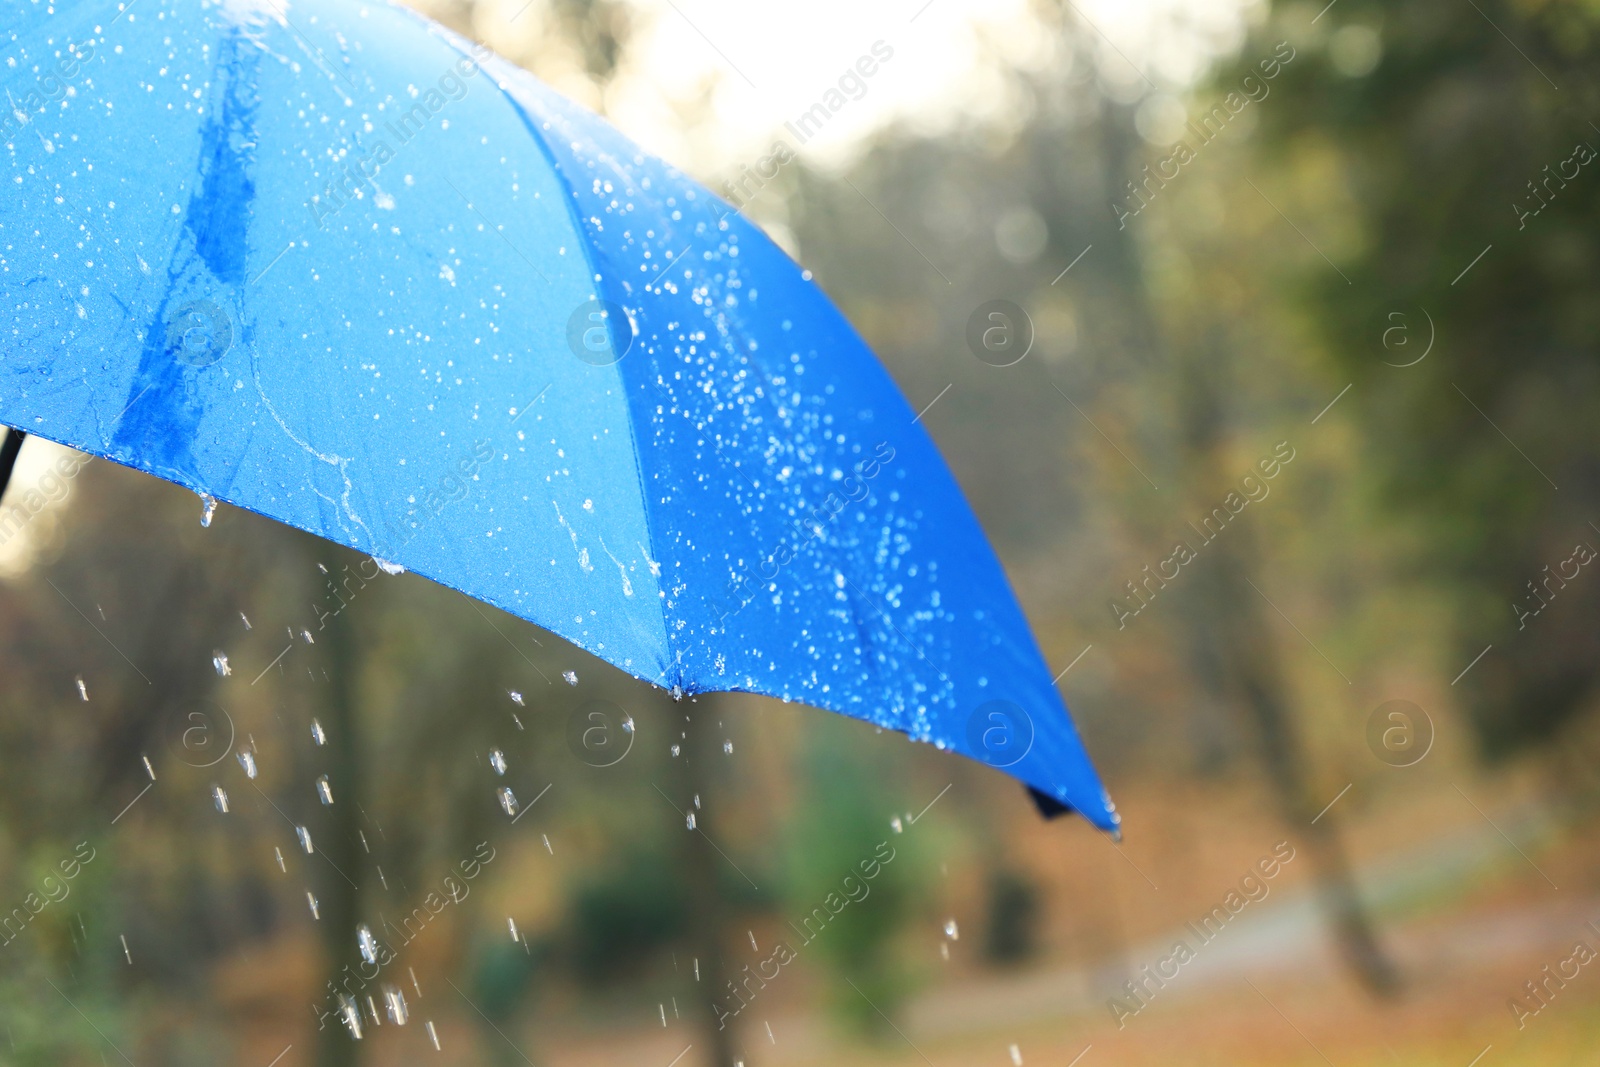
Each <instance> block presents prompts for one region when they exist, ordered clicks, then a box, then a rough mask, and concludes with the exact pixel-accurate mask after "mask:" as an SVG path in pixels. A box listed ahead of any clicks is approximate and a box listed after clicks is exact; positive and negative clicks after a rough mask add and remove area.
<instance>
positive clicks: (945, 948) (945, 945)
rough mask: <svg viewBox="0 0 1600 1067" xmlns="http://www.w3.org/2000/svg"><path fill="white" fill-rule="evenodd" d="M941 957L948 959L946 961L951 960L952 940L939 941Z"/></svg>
mask: <svg viewBox="0 0 1600 1067" xmlns="http://www.w3.org/2000/svg"><path fill="white" fill-rule="evenodd" d="M939 958H940V959H942V960H944V961H946V962H949V960H950V942H948V941H941V942H939Z"/></svg>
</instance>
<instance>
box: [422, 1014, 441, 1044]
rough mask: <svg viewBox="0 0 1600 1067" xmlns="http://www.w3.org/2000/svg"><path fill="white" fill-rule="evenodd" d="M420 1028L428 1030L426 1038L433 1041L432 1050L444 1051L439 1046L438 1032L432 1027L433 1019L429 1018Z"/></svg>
mask: <svg viewBox="0 0 1600 1067" xmlns="http://www.w3.org/2000/svg"><path fill="white" fill-rule="evenodd" d="M422 1028H423V1029H424V1030H426V1031H428V1040H429V1041H432V1042H433V1049H434V1051H435V1052H442V1051H444V1050H443V1049H441V1048H440V1047H439V1032H438V1031H437V1030H435V1029H434V1028H433V1020H432V1019H429V1020H428V1021H427V1022H425V1023H423V1024H422Z"/></svg>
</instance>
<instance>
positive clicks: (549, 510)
mask: <svg viewBox="0 0 1600 1067" xmlns="http://www.w3.org/2000/svg"><path fill="white" fill-rule="evenodd" d="M18 7H20V9H21V10H20V11H19V10H16V8H18ZM9 21H10V22H11V27H10V28H9V29H8V30H7V31H5V33H4V38H5V39H4V55H5V57H6V58H5V60H4V62H3V63H0V90H3V96H4V98H5V100H6V101H9V108H8V109H7V110H6V111H5V113H3V114H0V144H3V145H4V148H5V155H4V158H3V161H0V166H3V168H4V170H3V174H0V179H3V187H4V192H3V193H0V329H3V331H4V333H3V341H0V343H3V344H4V346H5V347H4V361H3V366H0V421H3V422H5V423H7V424H8V425H10V426H14V427H17V428H18V429H20V430H23V431H26V432H27V433H31V434H37V435H39V436H42V437H46V438H49V439H51V440H54V441H58V442H61V443H63V444H67V445H70V446H72V447H74V448H77V449H81V450H84V451H86V452H90V453H93V454H95V455H99V456H104V457H106V458H108V459H112V460H115V461H117V462H118V463H123V464H126V465H128V466H130V467H135V468H137V469H139V470H144V471H148V472H150V473H152V474H155V475H158V476H160V477H162V478H166V479H169V480H171V481H173V482H176V483H178V484H179V485H183V486H186V487H188V488H190V489H192V490H194V491H195V492H196V493H199V494H202V495H203V496H204V497H206V498H207V499H208V501H210V500H222V501H226V502H227V503H229V504H233V505H236V506H238V507H242V508H248V509H250V510H252V511H256V512H260V513H261V514H263V515H268V516H270V517H272V518H274V519H277V520H279V521H282V522H286V523H289V524H291V525H293V526H297V527H299V528H301V529H303V530H308V531H310V532H312V533H315V534H318V535H320V536H322V537H326V538H328V539H329V540H332V541H336V542H339V543H340V544H344V545H348V546H350V547H352V548H355V549H358V550H360V551H362V552H365V553H370V554H372V555H373V556H374V557H375V558H377V559H379V560H382V561H384V562H385V563H387V564H391V565H393V566H394V567H405V568H407V569H410V570H412V571H415V572H417V573H419V574H422V575H425V576H427V577H429V578H432V579H434V580H436V581H439V582H442V583H444V584H446V585H449V586H452V587H454V588H456V589H459V590H461V591H463V592H465V593H467V594H469V595H470V596H473V597H476V598H478V599H480V600H483V601H486V602H488V603H490V604H494V605H496V606H497V607H500V608H502V609H504V610H505V611H508V612H511V613H513V614H515V615H519V616H521V617H522V618H525V619H528V620H530V621H532V622H534V623H536V624H538V625H539V626H542V627H544V628H546V629H548V630H551V631H553V632H555V633H557V634H559V635H561V636H562V637H565V638H566V639H568V640H570V641H572V642H573V643H574V644H576V645H578V646H580V647H581V648H583V649H586V650H587V651H589V652H591V653H593V654H594V655H596V656H599V657H601V658H603V659H605V660H607V661H609V662H611V663H613V664H615V665H616V666H618V667H620V668H622V669H623V670H625V671H628V672H629V673H631V674H633V675H635V676H637V677H639V678H642V679H646V680H648V681H651V682H654V683H656V684H658V685H660V686H663V687H665V688H668V689H670V690H671V691H672V692H673V693H675V694H694V693H702V692H709V691H718V690H729V691H741V692H751V693H762V694H766V695H769V696H774V697H779V698H781V699H784V700H796V701H803V702H805V703H807V704H812V705H815V706H818V707H822V708H827V709H831V710H833V711H837V712H841V713H843V714H846V715H851V716H854V717H856V718H859V719H865V720H867V721H869V722H872V723H876V724H878V725H880V726H884V727H888V728H892V729H895V730H900V731H903V732H905V733H906V734H908V735H910V736H911V737H913V738H915V739H917V740H920V741H927V742H931V743H933V744H935V745H937V746H939V747H940V748H946V749H952V750H954V751H957V752H961V753H964V754H966V755H968V756H971V757H973V758H976V759H979V760H982V761H984V762H986V763H989V764H991V765H993V766H998V767H1003V768H1004V769H1005V770H1006V771H1007V772H1008V773H1010V774H1012V775H1014V776H1015V777H1016V778H1018V779H1020V780H1021V781H1023V782H1024V783H1026V784H1027V785H1028V786H1029V787H1031V789H1032V791H1033V793H1034V797H1035V799H1036V800H1038V801H1039V803H1040V806H1041V808H1042V809H1044V810H1046V811H1047V812H1050V813H1055V812H1059V811H1062V810H1066V809H1072V810H1076V811H1078V812H1081V813H1082V814H1083V815H1085V816H1086V817H1088V818H1089V819H1090V820H1091V821H1093V822H1094V823H1095V824H1096V825H1098V826H1101V827H1104V828H1108V829H1110V828H1112V827H1114V826H1115V824H1116V821H1117V817H1116V815H1115V813H1114V811H1113V809H1112V806H1111V803H1110V801H1109V798H1108V797H1107V796H1106V793H1105V791H1104V789H1103V788H1102V787H1101V784H1100V782H1099V780H1098V778H1097V777H1096V775H1095V772H1094V769H1093V768H1092V766H1091V765H1090V763H1089V760H1088V758H1087V756H1086V755H1085V753H1084V750H1083V747H1082V745H1081V743H1080V742H1079V740H1078V738H1077V736H1076V734H1075V732H1074V730H1073V726H1072V723H1071V721H1070V720H1069V718H1068V716H1067V712H1066V708H1065V706H1064V705H1063V703H1062V701H1061V698H1060V697H1059V695H1058V694H1057V692H1056V690H1055V686H1054V684H1053V683H1052V680H1051V674H1050V671H1049V669H1048V668H1047V666H1046V664H1045V662H1044V659H1043V657H1042V656H1041V654H1040V652H1039V649H1038V647H1037V645H1036V644H1035V642H1034V640H1033V637H1032V636H1031V634H1030V633H1029V631H1028V627H1027V624H1026V622H1025V620H1024V619H1023V616H1022V613H1021V611H1020V609H1019V608H1018V606H1017V603H1016V601H1015V598H1014V597H1013V595H1012V593H1011V591H1010V589H1009V587H1008V585H1007V582H1006V578H1005V576H1004V574H1003V573H1002V571H1001V569H1000V566H999V563H998V561H997V560H996V559H995V556H994V553H993V551H992V550H991V549H990V547H989V545H988V544H987V542H986V541H985V539H984V537H983V534H982V531H981V530H980V529H979V527H978V524H977V522H976V520H975V519H974V518H973V515H972V513H971V511H970V509H969V508H968V507H967V504H966V502H965V501H964V499H963V498H962V495H961V491H960V489H959V488H958V487H957V486H956V484H955V481H954V480H953V479H952V478H951V476H950V472H949V471H948V470H947V469H946V467H945V465H944V463H943V461H942V460H941V459H940V457H939V455H938V453H937V451H936V450H935V448H934V446H933V444H932V442H931V441H930V440H929V438H928V436H927V435H926V434H925V433H924V432H923V430H922V428H921V427H920V426H918V425H917V424H916V423H915V421H914V413H913V412H912V410H911V408H910V407H909V406H908V405H907V403H906V401H905V400H904V398H902V397H901V395H900V394H899V392H898V391H897V390H896V389H895V386H894V384H893V383H892V382H891V381H890V379H889V377H888V375H887V374H885V372H884V370H883V368H882V367H881V366H880V365H879V364H878V362H877V360H876V359H875V358H874V357H873V356H872V354H871V352H870V351H869V350H868V349H867V347H866V346H865V344H863V342H862V341H861V339H860V338H859V337H858V336H857V335H856V334H855V332H854V331H853V330H852V329H851V328H850V326H849V325H848V323H846V322H845V320H844V318H843V317H842V316H841V315H840V314H839V313H838V311H836V310H835V309H834V308H833V306H832V305H831V304H830V303H829V302H828V300H827V298H826V297H825V296H824V295H823V294H822V292H821V291H820V290H819V289H818V288H817V287H816V286H815V285H814V284H813V283H812V281H811V278H810V275H809V274H808V273H807V272H806V271H803V270H801V269H800V268H799V267H798V266H796V265H795V264H794V263H793V262H792V261H791V260H790V259H789V258H788V257H787V256H786V255H785V254H784V253H783V252H782V251H781V250H779V249H778V248H777V247H776V246H774V245H773V244H772V242H771V241H769V240H768V239H767V238H766V237H765V236H763V235H762V234H761V233H760V231H759V230H757V229H755V228H754V227H752V226H751V225H750V224H749V223H747V222H746V221H745V220H744V219H743V218H742V217H740V216H739V215H738V214H736V213H733V212H732V211H731V210H730V209H729V208H728V206H727V205H726V204H724V203H723V202H722V201H720V200H718V199H717V198H715V197H713V196H711V195H710V194H708V193H707V192H706V191H705V190H704V189H703V188H701V187H700V186H698V185H696V184H695V183H694V182H693V181H691V180H690V179H689V178H687V177H685V176H684V175H683V174H681V173H680V172H678V171H677V170H674V169H673V168H672V167H670V166H668V165H667V164H665V163H663V162H661V161H659V160H656V159H653V158H651V157H650V156H648V155H646V154H645V153H643V152H642V151H640V150H639V149H638V148H637V147H636V146H634V145H633V144H631V143H629V142H628V141H627V140H626V139H625V138H624V137H622V136H621V135H620V134H618V133H617V132H616V131H615V130H613V129H611V128H610V127H609V126H607V125H606V124H605V123H604V122H602V121H601V120H600V119H598V118H596V117H595V116H594V115H591V114H588V113H587V112H585V111H583V110H582V109H580V108H578V107H576V106H575V105H573V104H572V103H571V102H569V101H567V100H565V99H563V98H562V97H560V96H558V95H556V94H555V93H554V92H552V91H551V90H550V89H548V88H546V87H545V86H543V85H541V84H540V83H539V82H537V81H536V80H535V79H533V78H532V77H530V76H529V75H527V74H526V73H524V72H523V71H521V70H519V69H517V68H516V67H514V66H512V65H511V64H509V63H506V62H505V61H503V60H501V59H499V58H497V57H495V56H493V55H492V54H490V53H489V52H488V51H487V50H484V49H482V48H477V47H474V46H472V45H471V44H470V43H469V42H466V41H463V40H462V39H460V38H458V37H455V36H453V35H451V34H450V33H448V32H447V31H445V30H443V29H442V28H440V27H438V26H436V25H434V24H432V23H430V22H428V21H427V20H426V19H424V18H422V17H420V16H418V15H416V14H414V13H411V12H409V11H406V10H405V9H403V8H400V7H398V6H391V5H388V4H384V3H373V2H370V0H359V2H358V0H321V2H318V3H306V4H299V3H296V4H290V3H287V2H285V0H223V2H219V3H214V4H206V5H202V4H195V3H192V2H185V0H133V2H132V3H128V4H116V3H109V2H104V0H95V2H83V3H75V4H62V5H49V4H46V3H42V2H37V0H34V2H29V3H26V4H21V5H13V14H12V17H11V19H10V20H9ZM19 23H20V25H19ZM209 506H210V504H209V503H208V505H207V507H208V508H209Z"/></svg>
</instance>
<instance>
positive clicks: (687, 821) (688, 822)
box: [683, 811, 694, 830]
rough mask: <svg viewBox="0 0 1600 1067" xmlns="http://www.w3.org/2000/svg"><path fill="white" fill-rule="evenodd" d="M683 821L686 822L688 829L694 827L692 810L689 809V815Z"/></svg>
mask: <svg viewBox="0 0 1600 1067" xmlns="http://www.w3.org/2000/svg"><path fill="white" fill-rule="evenodd" d="M683 821H684V823H686V824H687V825H688V827H689V829H691V830H693V829H694V812H692V811H691V812H690V813H689V817H688V818H687V819H685V820H683Z"/></svg>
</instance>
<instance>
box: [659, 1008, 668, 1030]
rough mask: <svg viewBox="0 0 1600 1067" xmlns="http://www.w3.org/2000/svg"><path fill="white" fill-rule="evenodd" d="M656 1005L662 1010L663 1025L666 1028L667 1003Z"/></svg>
mask: <svg viewBox="0 0 1600 1067" xmlns="http://www.w3.org/2000/svg"><path fill="white" fill-rule="evenodd" d="M656 1007H657V1008H658V1009H659V1010H660V1012H661V1026H662V1028H663V1029H664V1028H665V1027H666V1025H667V1006H666V1005H665V1004H657V1005H656Z"/></svg>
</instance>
